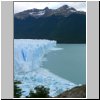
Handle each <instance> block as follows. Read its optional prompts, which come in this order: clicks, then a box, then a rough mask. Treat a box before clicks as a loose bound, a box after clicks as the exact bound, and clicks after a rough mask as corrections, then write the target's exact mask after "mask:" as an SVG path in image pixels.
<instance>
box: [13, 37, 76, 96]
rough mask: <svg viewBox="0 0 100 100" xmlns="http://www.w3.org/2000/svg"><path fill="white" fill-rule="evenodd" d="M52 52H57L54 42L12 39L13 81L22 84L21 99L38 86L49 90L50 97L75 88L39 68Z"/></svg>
mask: <svg viewBox="0 0 100 100" xmlns="http://www.w3.org/2000/svg"><path fill="white" fill-rule="evenodd" d="M52 50H57V48H56V41H50V40H31V39H14V79H15V80H19V81H21V82H22V84H21V85H19V86H20V87H21V88H22V90H23V91H25V92H23V97H24V96H27V95H28V94H29V91H30V89H34V87H36V86H38V85H44V86H46V87H48V88H50V96H52V97H54V96H57V95H58V94H60V93H62V92H63V91H65V90H66V89H70V88H72V87H75V86H76V85H75V84H74V83H72V82H70V81H68V80H65V79H63V78H61V77H59V76H57V75H55V74H53V73H51V72H50V71H49V70H47V69H44V68H42V67H41V65H42V63H43V61H45V60H46V58H45V57H44V56H45V55H46V54H48V53H49V52H50V51H51V52H53V51H52ZM58 50H61V48H60V49H59V48H58Z"/></svg>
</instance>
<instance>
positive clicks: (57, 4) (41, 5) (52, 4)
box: [14, 2, 86, 13]
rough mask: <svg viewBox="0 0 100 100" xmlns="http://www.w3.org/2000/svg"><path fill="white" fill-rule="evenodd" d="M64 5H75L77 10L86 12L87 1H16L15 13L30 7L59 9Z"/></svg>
mask: <svg viewBox="0 0 100 100" xmlns="http://www.w3.org/2000/svg"><path fill="white" fill-rule="evenodd" d="M63 5H68V6H70V7H74V8H75V9H76V10H80V11H85V12H86V2H14V13H18V12H22V11H24V10H28V9H33V8H37V9H44V8H45V7H48V8H50V9H57V8H59V7H61V6H63Z"/></svg>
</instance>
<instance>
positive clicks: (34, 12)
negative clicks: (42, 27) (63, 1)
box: [15, 5, 85, 19]
mask: <svg viewBox="0 0 100 100" xmlns="http://www.w3.org/2000/svg"><path fill="white" fill-rule="evenodd" d="M71 13H82V14H85V12H82V11H81V12H80V11H77V10H76V9H75V8H73V7H70V6H68V5H64V6H62V7H60V8H57V9H49V8H48V7H46V8H44V9H36V8H33V9H30V10H26V11H23V12H20V13H16V14H15V17H16V18H19V19H24V18H27V17H28V16H32V17H35V18H39V17H48V16H52V15H62V16H65V17H66V16H68V15H70V14H71Z"/></svg>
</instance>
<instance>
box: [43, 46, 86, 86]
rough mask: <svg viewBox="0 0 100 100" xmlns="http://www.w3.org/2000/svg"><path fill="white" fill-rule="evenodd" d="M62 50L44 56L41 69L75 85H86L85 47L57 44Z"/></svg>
mask: <svg viewBox="0 0 100 100" xmlns="http://www.w3.org/2000/svg"><path fill="white" fill-rule="evenodd" d="M57 47H59V48H63V49H62V50H57V51H52V52H50V53H48V55H46V58H47V61H46V62H44V64H43V67H45V68H46V69H49V70H50V71H51V72H53V73H55V74H57V75H58V76H61V77H63V78H65V79H67V80H69V81H72V82H74V83H76V84H85V83H86V45H85V44H57Z"/></svg>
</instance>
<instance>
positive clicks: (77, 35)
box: [14, 5, 86, 43]
mask: <svg viewBox="0 0 100 100" xmlns="http://www.w3.org/2000/svg"><path fill="white" fill-rule="evenodd" d="M14 38H15V39H50V40H57V42H58V43H86V13H85V12H83V11H77V10H76V9H75V8H73V7H69V6H68V5H64V6H62V7H60V8H57V9H49V8H48V7H46V8H44V9H36V8H34V9H30V10H25V11H23V12H20V13H16V14H14Z"/></svg>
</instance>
